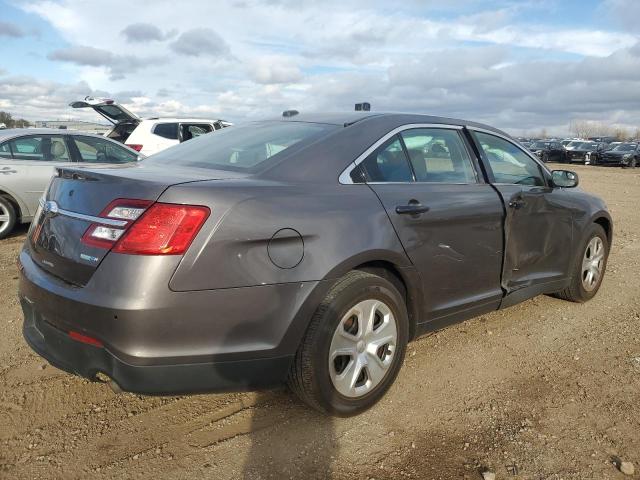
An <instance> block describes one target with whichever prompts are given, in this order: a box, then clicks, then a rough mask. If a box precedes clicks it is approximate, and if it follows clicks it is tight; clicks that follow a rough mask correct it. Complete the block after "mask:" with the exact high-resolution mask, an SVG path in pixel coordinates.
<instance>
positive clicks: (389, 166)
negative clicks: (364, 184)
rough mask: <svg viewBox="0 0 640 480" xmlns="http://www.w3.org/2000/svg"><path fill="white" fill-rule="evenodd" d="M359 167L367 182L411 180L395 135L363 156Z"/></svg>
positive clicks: (398, 139)
mask: <svg viewBox="0 0 640 480" xmlns="http://www.w3.org/2000/svg"><path fill="white" fill-rule="evenodd" d="M360 167H361V168H362V170H363V171H364V173H365V177H366V179H367V181H368V182H373V183H376V182H412V181H413V175H412V173H411V167H410V166H409V162H407V157H406V155H405V154H404V150H403V148H402V142H401V141H400V138H399V137H398V136H397V135H395V136H393V137H391V138H390V139H389V140H387V141H386V142H385V143H384V144H382V145H381V146H380V147H379V148H377V149H376V150H375V151H374V152H373V153H372V154H371V155H369V156H368V157H367V158H365V159H364V160H363V161H362V163H361V164H360Z"/></svg>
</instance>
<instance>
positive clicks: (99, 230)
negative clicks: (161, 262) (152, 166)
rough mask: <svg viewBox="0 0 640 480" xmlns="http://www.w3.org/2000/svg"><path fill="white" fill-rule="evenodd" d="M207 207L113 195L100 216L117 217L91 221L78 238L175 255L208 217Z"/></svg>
mask: <svg viewBox="0 0 640 480" xmlns="http://www.w3.org/2000/svg"><path fill="white" fill-rule="evenodd" d="M210 213H211V211H210V210H209V209H208V208H207V207H203V206H194V205H178V204H173V203H153V204H152V202H150V201H147V200H131V199H122V198H120V199H117V200H114V201H113V202H111V203H110V204H109V205H107V207H106V208H105V209H104V210H103V211H102V212H101V214H100V217H102V218H105V219H111V220H120V221H121V225H112V224H111V223H112V222H105V223H99V222H96V223H93V224H91V225H90V226H89V228H88V229H87V231H86V232H85V233H84V235H83V236H82V242H83V243H85V244H87V245H91V246H94V247H99V248H104V249H106V250H112V251H114V252H117V253H126V254H130V255H179V254H182V253H184V252H185V251H186V250H187V248H189V245H191V242H192V241H193V239H194V238H195V236H196V235H197V233H198V231H199V230H200V228H201V227H202V224H203V223H204V222H205V220H206V219H207V218H208V217H209V214H210Z"/></svg>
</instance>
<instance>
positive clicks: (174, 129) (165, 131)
mask: <svg viewBox="0 0 640 480" xmlns="http://www.w3.org/2000/svg"><path fill="white" fill-rule="evenodd" d="M153 133H155V134H156V135H160V136H161V137H164V138H168V139H170V140H177V139H178V124H177V123H158V124H157V125H156V126H155V127H153Z"/></svg>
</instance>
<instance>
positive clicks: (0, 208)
mask: <svg viewBox="0 0 640 480" xmlns="http://www.w3.org/2000/svg"><path fill="white" fill-rule="evenodd" d="M10 224H11V217H10V213H9V211H8V210H7V207H5V206H4V205H2V204H0V234H1V233H4V231H5V230H6V229H7V228H9V225H10Z"/></svg>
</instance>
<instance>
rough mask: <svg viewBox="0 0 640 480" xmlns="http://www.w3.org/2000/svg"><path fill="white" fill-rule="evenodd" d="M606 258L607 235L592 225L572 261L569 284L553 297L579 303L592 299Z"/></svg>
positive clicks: (598, 287)
mask: <svg viewBox="0 0 640 480" xmlns="http://www.w3.org/2000/svg"><path fill="white" fill-rule="evenodd" d="M608 256H609V242H608V240H607V234H606V233H605V231H604V229H603V228H602V227H601V226H600V225H598V224H595V223H594V224H592V225H591V227H590V228H589V231H588V234H587V237H586V240H585V241H584V242H583V244H582V247H581V249H580V250H579V251H578V255H577V257H576V260H575V261H574V266H573V278H572V280H571V284H570V285H569V286H568V287H567V288H565V289H564V290H562V291H560V292H558V293H556V294H555V296H557V297H558V298H562V299H564V300H569V301H571V302H580V303H581V302H586V301H587V300H590V299H592V298H593V297H594V296H595V294H596V293H597V292H598V290H599V289H600V285H601V284H602V279H603V277H604V273H605V270H606V267H607V258H608Z"/></svg>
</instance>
